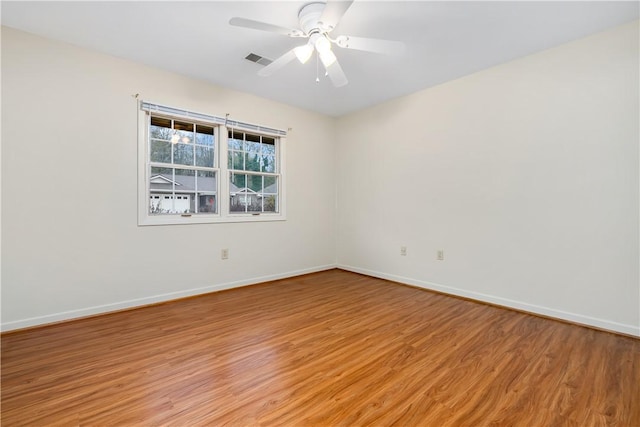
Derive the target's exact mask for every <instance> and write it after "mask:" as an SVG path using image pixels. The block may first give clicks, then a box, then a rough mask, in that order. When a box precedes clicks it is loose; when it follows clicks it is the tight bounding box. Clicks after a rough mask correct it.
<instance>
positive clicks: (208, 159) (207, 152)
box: [195, 146, 213, 167]
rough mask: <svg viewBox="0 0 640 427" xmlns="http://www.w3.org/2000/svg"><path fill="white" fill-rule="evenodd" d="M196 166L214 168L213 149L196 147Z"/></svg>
mask: <svg viewBox="0 0 640 427" xmlns="http://www.w3.org/2000/svg"><path fill="white" fill-rule="evenodd" d="M195 148H196V166H207V167H213V147H198V146H196V147H195Z"/></svg>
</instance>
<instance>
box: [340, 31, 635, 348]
mask: <svg viewBox="0 0 640 427" xmlns="http://www.w3.org/2000/svg"><path fill="white" fill-rule="evenodd" d="M638 64H639V58H638V22H635V23H632V24H628V25H624V26H621V27H618V28H615V29H613V30H610V31H607V32H604V33H601V34H597V35H594V36H591V37H589V38H585V39H582V40H578V41H575V42H572V43H569V44H566V45H563V46H560V47H557V48H555V49H551V50H547V51H544V52H541V53H539V54H535V55H532V56H529V57H526V58H523V59H520V60H517V61H513V62H510V63H507V64H503V65H500V66H497V67H494V68H491V69H488V70H485V71H482V72H479V73H476V74H473V75H470V76H468V77H464V78H461V79H458V80H456V81H452V82H449V83H446V84H443V85H441V86H438V87H434V88H431V89H428V90H425V91H422V92H419V93H416V94H413V95H410V96H406V97H403V98H399V99H396V100H393V101H390V102H387V103H385V104H383V105H379V106H377V107H374V108H370V109H367V110H365V111H361V112H358V113H355V114H352V115H349V116H347V117H344V118H342V119H339V120H338V125H337V132H338V135H339V145H338V159H339V160H338V183H339V190H338V207H339V209H338V264H339V265H340V266H341V267H343V268H346V269H350V270H354V271H359V272H362V273H366V274H370V275H374V276H379V277H384V278H389V279H393V280H397V281H400V282H404V283H408V284H414V285H417V286H423V287H426V288H431V289H436V290H440V291H444V292H449V293H452V294H457V295H462V296H466V297H471V298H475V299H478V300H483V301H488V302H493V303H498V304H502V305H505V306H511V307H515V308H520V309H524V310H530V311H532V312H536V313H540V314H545V315H551V316H555V317H558V318H563V319H567V320H572V321H576V322H581V323H584V324H589V325H592V326H596V327H602V328H606V329H610V330H615V331H619V332H624V333H628V334H635V335H639V336H640V295H639V288H640V286H639V273H638V271H639V255H640V254H639V250H638V246H639V242H638V233H639V230H638V228H639V209H638V197H639V177H638V165H639V152H638V140H639V133H638V127H639V123H638V120H639V119H638V118H639V116H640V109H639V106H638V103H639V102H638V99H639V96H638V95H639V92H638V89H639V88H638V81H639V77H640V76H639V71H638V68H639V65H638ZM402 245H404V246H406V247H407V252H408V253H407V256H404V257H403V256H400V246H402ZM438 249H444V251H445V260H444V261H437V260H436V251H437V250H438Z"/></svg>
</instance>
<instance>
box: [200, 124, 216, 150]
mask: <svg viewBox="0 0 640 427" xmlns="http://www.w3.org/2000/svg"><path fill="white" fill-rule="evenodd" d="M213 143H214V137H213V128H212V127H211V126H204V125H196V144H200V145H210V146H213Z"/></svg>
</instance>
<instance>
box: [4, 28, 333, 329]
mask: <svg viewBox="0 0 640 427" xmlns="http://www.w3.org/2000/svg"><path fill="white" fill-rule="evenodd" d="M136 93H139V94H140V96H141V97H142V98H144V99H145V100H148V101H152V102H158V103H163V104H166V105H170V106H174V107H179V108H184V109H189V110H192V111H199V112H203V113H208V114H213V115H218V116H224V115H225V114H226V113H229V114H230V117H231V118H233V119H235V120H241V121H245V122H252V123H257V124H262V125H266V126H271V127H275V128H280V129H287V128H289V127H291V128H293V129H292V131H291V132H290V133H289V137H288V138H287V152H286V156H287V162H288V163H287V176H286V181H287V221H285V222H268V223H248V224H247V223H245V224H208V225H182V226H154V227H138V226H137V225H136V224H137V212H136V207H137V175H136V173H137V172H136V167H137V160H136V159H137V142H136V137H137V124H136V120H137V106H136V101H135V99H134V98H133V97H132V95H133V94H136ZM333 136H334V120H333V119H331V118H328V117H324V116H321V115H318V114H315V113H310V112H306V111H303V110H300V109H297V108H293V107H289V106H285V105H282V104H278V103H275V102H271V101H268V100H265V99H261V98H257V97H254V96H251V95H247V94H244V93H239V92H235V91H231V90H226V89H223V88H220V87H215V86H212V85H209V84H206V83H204V82H201V81H196V80H193V79H189V78H186V77H181V76H178V75H175V74H171V73H168V72H163V71H160V70H157V69H153V68H149V67H145V66H143V65H140V64H135V63H132V62H128V61H125V60H121V59H117V58H114V57H110V56H106V55H101V54H97V53H94V52H91V51H87V50H84V49H80V48H77V47H74V46H71V45H67V44H62V43H58V42H54V41H51V40H47V39H43V38H39V37H35V36H32V35H29V34H26V33H23V32H19V31H15V30H12V29H9V28H3V29H2V327H3V330H9V329H15V328H19V327H25V326H31V325H35V324H41V323H48V322H52V321H56V320H62V319H68V318H73V317H78V316H83V315H88V314H93V313H98V312H103V311H110V310H114V309H119V308H124V307H129V306H134V305H138V304H144V303H150V302H154V301H160V300H166V299H171V298H176V297H180V296H184V295H190V294H195V293H201V292H206V291H210V290H215V289H220V288H224V287H229V286H237V285H241V284H247V283H253V282H259V281H263V280H266V279H269V278H276V277H284V276H289V275H294V274H298V273H303V272H308V271H315V270H319V269H324V268H327V267H332V266H334V265H335V198H336V196H335V180H334V174H333V169H332V168H333V166H334V157H335V154H334V141H333ZM327 165H329V166H328V167H327ZM310 195H311V197H310ZM222 248H229V252H230V258H229V260H226V261H222V260H221V259H220V250H221V249H222Z"/></svg>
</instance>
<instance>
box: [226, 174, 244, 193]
mask: <svg viewBox="0 0 640 427" xmlns="http://www.w3.org/2000/svg"><path fill="white" fill-rule="evenodd" d="M246 182H247V176H246V175H244V174H237V173H232V174H231V186H230V188H229V191H231V192H233V191H238V190H241V189H243V188H245V187H246Z"/></svg>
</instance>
